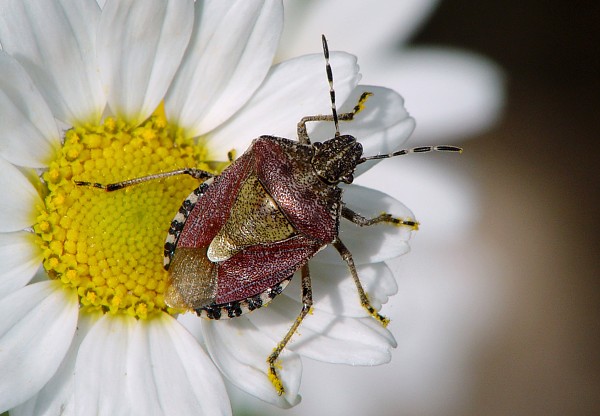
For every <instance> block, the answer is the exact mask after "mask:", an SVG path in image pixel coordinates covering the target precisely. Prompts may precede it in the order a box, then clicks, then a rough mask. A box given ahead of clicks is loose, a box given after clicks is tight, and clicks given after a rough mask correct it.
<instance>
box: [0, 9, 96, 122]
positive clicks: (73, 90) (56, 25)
mask: <svg viewBox="0 0 600 416" xmlns="http://www.w3.org/2000/svg"><path fill="white" fill-rule="evenodd" d="M2 5H3V7H2V8H0V43H1V44H2V48H3V49H4V50H5V51H6V52H8V53H10V54H11V55H13V56H14V57H16V58H17V59H18V60H19V62H20V63H21V65H23V66H24V67H25V69H26V70H27V72H28V73H29V75H30V76H31V77H32V78H33V80H34V81H35V84H36V85H37V87H38V88H39V90H40V91H41V92H42V94H43V95H44V97H45V99H46V101H47V102H48V104H49V105H50V108H51V109H52V112H53V113H54V115H55V116H56V118H58V119H60V120H62V121H64V122H66V123H69V124H82V123H84V122H97V121H99V120H100V117H101V116H102V111H103V109H104V103H105V99H104V95H103V93H102V89H101V86H100V82H99V79H98V75H97V67H96V56H95V46H94V42H95V37H96V27H97V24H98V19H99V17H100V9H99V7H98V5H97V4H96V2H95V1H93V0H61V1H42V2H24V1H21V0H11V1H4V2H3V3H2Z"/></svg>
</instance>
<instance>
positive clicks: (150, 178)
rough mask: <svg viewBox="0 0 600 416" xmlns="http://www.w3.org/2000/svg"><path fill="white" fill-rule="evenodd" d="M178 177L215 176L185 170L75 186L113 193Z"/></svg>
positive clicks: (82, 182)
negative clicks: (107, 182) (170, 177)
mask: <svg viewBox="0 0 600 416" xmlns="http://www.w3.org/2000/svg"><path fill="white" fill-rule="evenodd" d="M176 175H190V176H191V177H193V178H196V179H200V180H202V179H209V178H212V177H213V176H215V175H213V174H212V173H210V172H207V171H205V170H200V169H195V168H184V169H178V170H173V171H170V172H161V173H155V174H153V175H147V176H141V177H139V178H133V179H129V180H126V181H123V182H116V183H109V184H101V183H97V182H84V181H75V184H76V185H78V186H93V187H94V188H100V189H104V190H105V191H107V192H112V191H117V190H119V189H123V188H126V187H128V186H132V185H137V184H138V183H142V182H148V181H153V180H155V179H162V178H167V177H169V176H176Z"/></svg>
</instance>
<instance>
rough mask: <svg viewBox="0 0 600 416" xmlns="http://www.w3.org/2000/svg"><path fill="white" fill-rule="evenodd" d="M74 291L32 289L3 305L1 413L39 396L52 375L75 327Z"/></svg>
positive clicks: (51, 286)
mask: <svg viewBox="0 0 600 416" xmlns="http://www.w3.org/2000/svg"><path fill="white" fill-rule="evenodd" d="M77 310H78V302H77V295H76V293H75V292H74V291H67V290H66V289H65V288H64V287H63V286H62V285H61V284H60V283H59V282H56V281H46V282H41V283H36V284H33V285H29V286H26V287H24V288H23V289H20V290H18V291H16V292H15V293H13V294H11V295H9V296H6V297H5V298H3V299H2V300H0V316H2V319H1V320H0V345H2V348H0V374H2V377H0V403H1V404H0V412H2V411H5V410H7V409H10V408H13V407H15V406H17V405H19V404H21V403H23V402H24V401H26V400H27V399H29V398H30V397H32V396H33V395H34V394H36V393H37V392H38V391H39V390H40V389H41V388H42V387H43V386H44V384H46V382H47V381H48V380H49V379H50V378H51V377H52V376H53V375H54V373H55V372H56V370H57V369H58V367H59V365H60V363H61V361H62V359H63V357H64V356H65V354H66V352H67V350H68V349H69V345H70V344H71V340H72V339H73V334H74V332H75V326H76V325H77Z"/></svg>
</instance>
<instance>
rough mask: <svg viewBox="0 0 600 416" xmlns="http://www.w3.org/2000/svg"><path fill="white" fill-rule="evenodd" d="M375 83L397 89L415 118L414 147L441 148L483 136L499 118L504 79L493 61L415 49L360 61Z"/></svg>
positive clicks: (467, 55)
mask: <svg viewBox="0 0 600 416" xmlns="http://www.w3.org/2000/svg"><path fill="white" fill-rule="evenodd" d="M361 66H362V67H363V71H364V73H365V74H368V77H369V80H371V82H375V80H376V81H377V82H382V83H385V85H386V86H388V87H390V88H393V89H395V90H397V91H399V92H400V93H401V94H402V96H403V97H404V98H405V100H406V107H407V108H408V110H409V111H410V113H411V114H412V115H413V117H414V118H415V119H416V120H417V129H416V130H415V134H414V136H413V141H411V144H413V145H417V144H425V143H431V144H438V142H440V141H442V142H444V141H456V140H461V139H464V138H466V137H468V136H472V135H475V134H477V133H480V132H482V131H484V130H486V129H488V128H489V127H490V126H492V125H493V124H494V123H495V122H496V121H497V120H498V118H499V116H500V115H501V112H502V108H503V106H504V102H505V99H506V97H505V85H504V76H503V73H502V71H501V69H500V68H499V67H498V66H497V65H496V64H494V63H493V62H491V61H490V60H488V59H486V58H484V57H481V56H478V55H475V54H471V53H468V52H464V51H459V50H453V49H442V48H415V49H408V50H405V51H404V52H403V53H401V54H396V55H392V54H388V55H386V56H382V57H381V58H380V59H378V60H373V61H372V62H367V63H364V64H363V63H362V61H361Z"/></svg>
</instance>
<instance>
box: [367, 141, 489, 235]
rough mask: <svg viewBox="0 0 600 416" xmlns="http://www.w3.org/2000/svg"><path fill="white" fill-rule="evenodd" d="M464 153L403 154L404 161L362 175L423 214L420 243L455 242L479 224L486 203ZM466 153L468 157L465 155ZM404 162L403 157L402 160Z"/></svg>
mask: <svg viewBox="0 0 600 416" xmlns="http://www.w3.org/2000/svg"><path fill="white" fill-rule="evenodd" d="M468 155H469V152H468V151H467V152H465V153H463V154H462V155H460V156H459V155H449V154H438V155H435V157H433V156H431V157H425V155H423V157H419V155H415V156H414V157H410V156H409V157H406V158H402V163H389V162H388V163H381V164H379V165H377V167H375V168H374V169H373V170H370V171H369V172H367V173H366V174H365V175H363V176H361V177H360V178H359V179H358V182H359V183H360V184H362V185H366V186H369V187H373V188H375V189H379V190H382V191H383V190H385V191H387V192H388V193H389V194H390V195H391V196H392V197H396V198H402V200H403V201H405V202H406V204H407V205H410V207H411V208H413V209H414V211H415V212H416V213H418V216H419V222H420V226H419V231H417V232H416V233H415V240H418V241H419V243H421V244H423V243H429V244H432V243H435V244H442V245H447V246H451V245H455V244H456V242H457V240H459V239H461V238H469V239H470V238H471V236H470V234H469V233H470V232H471V231H472V230H473V229H474V227H476V226H477V224H479V221H480V219H481V215H482V209H483V207H482V204H481V201H480V197H479V195H478V192H477V185H476V183H475V180H476V178H473V177H472V175H470V174H469V173H468V172H466V171H465V170H464V169H463V168H464V165H465V162H467V164H469V162H471V160H469V159H468V157H469V156H468ZM465 157H466V158H467V159H465ZM399 162H400V161H399Z"/></svg>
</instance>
